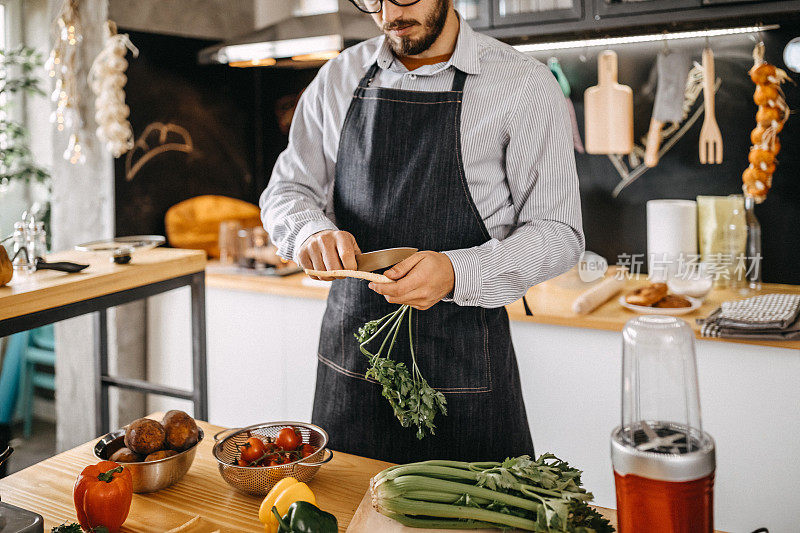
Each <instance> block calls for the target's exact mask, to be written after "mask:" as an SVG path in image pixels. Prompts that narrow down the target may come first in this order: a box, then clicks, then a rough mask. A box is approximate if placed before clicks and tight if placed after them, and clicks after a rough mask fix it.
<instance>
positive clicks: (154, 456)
mask: <svg viewBox="0 0 800 533" xmlns="http://www.w3.org/2000/svg"><path fill="white" fill-rule="evenodd" d="M173 455H178V452H176V451H175V450H161V451H158V452H154V453H151V454H150V455H148V456H147V457H145V458H144V462H145V463H149V462H150V461H158V460H160V459H166V458H167V457H172V456H173Z"/></svg>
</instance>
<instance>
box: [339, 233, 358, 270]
mask: <svg viewBox="0 0 800 533" xmlns="http://www.w3.org/2000/svg"><path fill="white" fill-rule="evenodd" d="M356 248H357V246H356V243H355V239H353V238H352V237H349V236H348V235H345V234H342V233H340V234H338V235H337V236H336V250H337V252H338V254H339V258H340V259H341V260H342V265H343V266H344V268H346V269H347V270H357V269H358V264H357V263H356V251H355V249H356Z"/></svg>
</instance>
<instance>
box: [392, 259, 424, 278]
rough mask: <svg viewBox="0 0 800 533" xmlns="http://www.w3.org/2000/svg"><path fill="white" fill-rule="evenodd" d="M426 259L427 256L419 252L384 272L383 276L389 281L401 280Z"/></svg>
mask: <svg viewBox="0 0 800 533" xmlns="http://www.w3.org/2000/svg"><path fill="white" fill-rule="evenodd" d="M424 258H425V254H423V253H420V252H417V253H415V254H414V255H412V256H410V257H406V258H405V259H403V260H402V261H400V262H399V263H397V264H396V265H395V266H393V267H392V268H390V269H389V270H387V271H386V272H384V273H383V274H384V275H385V276H386V277H387V278H389V279H395V280H396V279H400V278H402V277H403V276H405V275H406V274H408V272H409V271H410V270H411V269H412V268H414V267H415V266H416V265H417V263H419V262H420V261H422V260H423V259H424Z"/></svg>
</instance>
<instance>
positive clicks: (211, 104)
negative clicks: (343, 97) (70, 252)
mask: <svg viewBox="0 0 800 533" xmlns="http://www.w3.org/2000/svg"><path fill="white" fill-rule="evenodd" d="M120 31H121V32H122V31H126V32H127V30H124V29H120ZM127 33H129V34H130V38H131V41H133V43H134V44H135V45H136V46H137V47H138V48H139V51H140V54H139V57H137V58H134V57H132V56H131V54H128V57H127V59H128V61H129V62H130V66H129V68H128V72H127V75H128V84H127V86H126V93H127V103H128V105H129V107H130V110H131V114H130V122H131V126H132V127H133V133H134V138H135V139H136V141H135V142H136V144H135V147H134V149H133V150H132V151H131V152H129V153H128V154H126V155H124V156H122V157H121V158H118V159H116V160H115V175H116V179H115V187H116V191H115V202H116V204H115V211H116V234H117V235H134V234H161V235H163V234H164V215H165V214H166V212H167V209H169V208H170V207H171V206H173V205H175V204H177V203H178V202H181V201H183V200H186V199H188V198H192V197H194V196H199V195H203V194H219V195H223V196H229V197H232V198H239V199H242V200H246V201H248V202H252V203H257V201H258V195H259V193H260V192H261V191H260V190H257V189H259V186H257V185H256V180H255V179H254V176H256V175H263V172H264V170H263V169H260V168H257V164H256V158H255V145H256V135H255V133H254V129H255V128H254V124H255V120H254V119H255V116H256V113H257V109H258V108H257V106H256V105H255V104H254V103H255V98H256V95H255V91H254V86H253V77H254V73H253V72H252V71H251V70H249V69H234V68H230V67H227V66H221V65H220V66H214V65H198V64H197V51H198V50H199V49H201V48H203V47H205V46H208V45H209V44H211V42H210V41H205V40H200V39H189V38H184V37H175V36H167V35H158V34H152V33H143V32H134V31H129V32H127Z"/></svg>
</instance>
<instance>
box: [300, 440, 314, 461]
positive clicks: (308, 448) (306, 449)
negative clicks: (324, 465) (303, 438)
mask: <svg viewBox="0 0 800 533" xmlns="http://www.w3.org/2000/svg"><path fill="white" fill-rule="evenodd" d="M316 451H317V449H316V448H315V447H314V446H312V445H310V444H303V445H302V446H301V447H300V456H301V457H302V458H303V459H305V458H306V457H308V456H309V455H311V454H313V453H314V452H316Z"/></svg>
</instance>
